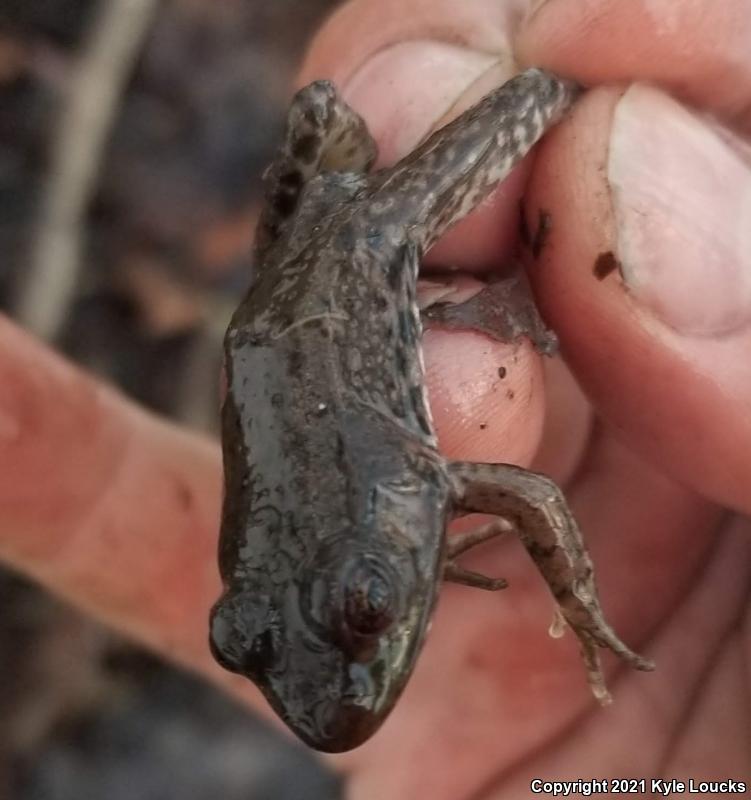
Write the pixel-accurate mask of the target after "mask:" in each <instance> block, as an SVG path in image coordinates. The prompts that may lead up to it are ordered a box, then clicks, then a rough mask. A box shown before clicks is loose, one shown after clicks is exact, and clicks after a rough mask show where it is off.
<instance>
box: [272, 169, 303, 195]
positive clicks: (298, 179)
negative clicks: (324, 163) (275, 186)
mask: <svg viewBox="0 0 751 800" xmlns="http://www.w3.org/2000/svg"><path fill="white" fill-rule="evenodd" d="M278 182H279V186H280V187H281V188H283V189H294V190H295V191H297V190H298V189H299V188H300V187H301V186H302V175H301V174H300V173H299V172H297V171H293V172H285V173H284V175H280V176H279V179H278Z"/></svg>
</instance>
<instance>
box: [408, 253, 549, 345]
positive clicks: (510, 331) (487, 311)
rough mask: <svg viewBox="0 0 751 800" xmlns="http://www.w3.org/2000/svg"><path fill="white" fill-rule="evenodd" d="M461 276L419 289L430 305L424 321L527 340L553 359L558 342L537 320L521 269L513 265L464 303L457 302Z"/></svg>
mask: <svg viewBox="0 0 751 800" xmlns="http://www.w3.org/2000/svg"><path fill="white" fill-rule="evenodd" d="M462 280H464V281H465V282H468V281H467V279H466V278H465V279H462V277H461V276H459V277H456V278H452V279H447V280H446V281H445V282H440V281H432V282H430V283H428V284H427V285H425V286H424V287H422V286H418V289H420V290H421V294H423V296H424V297H426V298H427V300H428V302H429V303H431V305H429V306H427V307H425V308H424V309H423V311H422V318H423V321H424V322H425V323H426V324H428V325H436V326H439V327H442V328H450V329H459V330H475V331H479V332H480V333H484V334H485V335H486V336H490V337H491V338H493V339H498V340H499V341H502V342H513V341H516V340H518V339H520V338H521V337H522V336H527V337H529V339H530V340H531V341H532V344H534V346H535V347H536V348H537V350H538V351H539V352H540V353H542V354H543V355H548V356H552V355H555V353H556V351H557V349H558V339H557V338H556V335H555V334H554V333H553V331H551V330H550V329H549V328H547V327H546V325H545V323H544V322H543V320H542V317H540V314H539V312H538V310H537V306H536V305H535V302H534V299H533V297H532V292H531V290H530V288H529V281H528V280H527V276H526V273H525V272H524V269H523V268H522V266H521V265H520V264H518V263H515V264H514V266H513V271H512V272H511V273H510V274H509V276H508V277H506V278H503V279H501V280H497V281H494V282H493V283H489V284H487V285H486V286H485V287H484V288H482V289H480V290H479V291H478V292H476V293H475V294H474V295H472V296H470V297H469V299H467V300H461V299H459V300H458V301H457V300H455V299H454V297H456V296H458V297H461V296H462V293H464V292H465V287H464V286H463V285H462V283H461V281H462Z"/></svg>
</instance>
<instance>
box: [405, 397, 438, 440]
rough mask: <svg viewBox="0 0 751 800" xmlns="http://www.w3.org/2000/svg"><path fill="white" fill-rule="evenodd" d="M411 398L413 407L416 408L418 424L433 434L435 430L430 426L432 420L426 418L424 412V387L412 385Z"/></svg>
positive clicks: (429, 433)
mask: <svg viewBox="0 0 751 800" xmlns="http://www.w3.org/2000/svg"><path fill="white" fill-rule="evenodd" d="M409 399H410V401H411V405H412V409H413V410H414V414H415V419H416V420H417V424H418V425H419V426H420V427H421V428H422V430H423V432H424V433H426V434H427V435H428V436H431V435H432V434H433V431H432V430H431V428H430V422H429V421H428V420H427V419H426V418H425V414H424V413H423V403H422V389H421V388H420V387H419V386H411V387H410V389H409Z"/></svg>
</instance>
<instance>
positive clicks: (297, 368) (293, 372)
mask: <svg viewBox="0 0 751 800" xmlns="http://www.w3.org/2000/svg"><path fill="white" fill-rule="evenodd" d="M304 365H305V356H304V354H303V351H302V350H291V351H290V352H289V353H288V354H287V372H288V374H289V375H290V377H292V378H296V377H297V376H298V375H300V373H301V371H302V369H303V366H304Z"/></svg>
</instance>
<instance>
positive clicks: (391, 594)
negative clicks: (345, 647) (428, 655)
mask: <svg viewBox="0 0 751 800" xmlns="http://www.w3.org/2000/svg"><path fill="white" fill-rule="evenodd" d="M343 589H344V592H343V601H344V605H343V608H342V611H343V621H344V624H345V625H346V626H347V628H348V629H349V631H350V632H351V633H354V634H356V635H358V636H364V637H373V636H379V635H380V634H382V633H384V632H385V631H386V630H388V628H390V627H391V626H392V625H393V623H394V620H395V617H396V605H397V602H396V601H397V595H396V591H395V587H394V584H393V581H392V580H390V576H389V575H388V574H387V572H386V571H385V570H383V569H382V568H381V567H380V565H379V564H377V563H375V562H373V561H370V560H366V559H364V560H361V561H358V562H357V563H356V564H354V565H353V566H352V568H351V569H350V570H349V571H348V573H347V575H346V577H345V580H344V587H343Z"/></svg>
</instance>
